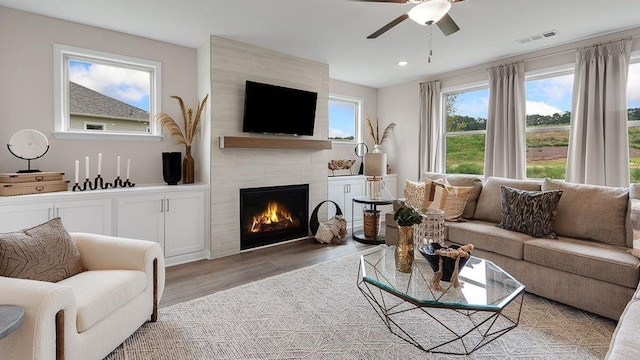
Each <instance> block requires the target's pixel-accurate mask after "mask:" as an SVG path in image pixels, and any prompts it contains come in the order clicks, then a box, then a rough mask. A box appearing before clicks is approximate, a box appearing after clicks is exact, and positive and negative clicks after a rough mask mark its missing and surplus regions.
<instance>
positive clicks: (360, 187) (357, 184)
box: [345, 180, 365, 227]
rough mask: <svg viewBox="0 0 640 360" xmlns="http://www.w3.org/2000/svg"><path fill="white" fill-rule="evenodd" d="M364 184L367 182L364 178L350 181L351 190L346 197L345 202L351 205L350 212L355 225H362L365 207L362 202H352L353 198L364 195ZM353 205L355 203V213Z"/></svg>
mask: <svg viewBox="0 0 640 360" xmlns="http://www.w3.org/2000/svg"><path fill="white" fill-rule="evenodd" d="M364 185H365V183H364V181H363V180H356V181H352V182H350V183H349V192H348V193H347V194H346V198H345V202H346V203H347V204H348V205H347V206H348V207H349V213H350V214H349V215H350V217H351V218H352V219H353V226H354V227H360V226H362V219H363V215H362V209H363V207H362V204H352V203H353V198H355V197H359V196H364ZM352 205H353V214H351V209H352Z"/></svg>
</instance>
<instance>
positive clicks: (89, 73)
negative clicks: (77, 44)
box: [69, 60, 151, 111]
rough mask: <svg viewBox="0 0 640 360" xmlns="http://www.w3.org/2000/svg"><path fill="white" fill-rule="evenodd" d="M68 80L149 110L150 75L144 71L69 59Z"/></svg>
mask: <svg viewBox="0 0 640 360" xmlns="http://www.w3.org/2000/svg"><path fill="white" fill-rule="evenodd" d="M69 80H70V81H73V82H75V83H77V84H80V85H82V86H84V87H86V88H89V89H91V90H93V91H97V92H99V93H101V94H103V95H106V96H109V97H112V98H114V99H118V100H120V101H122V102H125V103H127V104H129V105H133V106H135V107H137V108H140V109H143V110H145V111H149V93H150V89H151V86H150V84H151V76H150V74H149V73H148V72H146V71H139V70H133V69H127V68H122V67H115V66H109V65H102V64H94V63H90V62H84V61H78V60H69Z"/></svg>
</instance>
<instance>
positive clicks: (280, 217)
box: [250, 202, 298, 233]
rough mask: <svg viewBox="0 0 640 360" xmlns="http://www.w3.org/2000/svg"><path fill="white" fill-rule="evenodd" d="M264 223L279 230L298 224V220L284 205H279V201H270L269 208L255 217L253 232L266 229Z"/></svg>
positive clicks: (252, 226)
mask: <svg viewBox="0 0 640 360" xmlns="http://www.w3.org/2000/svg"><path fill="white" fill-rule="evenodd" d="M264 225H268V227H270V226H273V227H274V228H275V229H274V230H277V229H281V228H286V227H289V226H292V225H293V226H297V225H298V220H296V219H294V218H293V217H292V216H291V213H290V212H289V211H287V209H285V208H284V207H283V206H279V205H278V203H277V202H269V204H268V205H267V209H266V210H265V211H263V212H262V214H259V215H256V216H254V217H253V222H252V225H251V230H250V231H251V232H252V233H256V232H260V231H265V229H264ZM267 231H269V230H267Z"/></svg>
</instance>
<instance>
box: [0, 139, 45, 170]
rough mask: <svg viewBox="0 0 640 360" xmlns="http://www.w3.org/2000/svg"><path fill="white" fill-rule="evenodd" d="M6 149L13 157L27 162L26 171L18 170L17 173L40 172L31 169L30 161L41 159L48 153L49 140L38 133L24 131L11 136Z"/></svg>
mask: <svg viewBox="0 0 640 360" xmlns="http://www.w3.org/2000/svg"><path fill="white" fill-rule="evenodd" d="M7 148H8V149H9V152H10V153H11V154H12V155H13V156H15V157H17V158H18V159H22V160H27V170H18V173H34V172H40V170H35V169H33V170H32V169H31V160H35V159H38V158H41V157H42V156H44V154H46V153H47V151H49V140H47V137H46V136H45V135H44V134H43V133H41V132H40V131H37V130H33V129H24V130H19V131H17V132H16V133H15V134H13V135H12V136H11V138H10V139H9V143H8V144H7Z"/></svg>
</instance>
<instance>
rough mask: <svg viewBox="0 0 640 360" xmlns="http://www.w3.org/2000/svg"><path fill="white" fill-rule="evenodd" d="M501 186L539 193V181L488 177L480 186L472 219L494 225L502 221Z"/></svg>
mask: <svg viewBox="0 0 640 360" xmlns="http://www.w3.org/2000/svg"><path fill="white" fill-rule="evenodd" d="M502 185H504V186H508V187H510V188H514V189H520V190H526V191H540V181H536V180H514V179H506V178H501V177H489V178H488V179H487V181H486V182H485V183H484V185H482V192H481V193H480V196H479V197H478V205H476V212H475V214H474V215H473V218H474V219H478V220H485V221H491V222H494V223H499V222H500V220H502V192H501V191H500V187H501V186H502Z"/></svg>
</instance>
